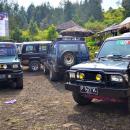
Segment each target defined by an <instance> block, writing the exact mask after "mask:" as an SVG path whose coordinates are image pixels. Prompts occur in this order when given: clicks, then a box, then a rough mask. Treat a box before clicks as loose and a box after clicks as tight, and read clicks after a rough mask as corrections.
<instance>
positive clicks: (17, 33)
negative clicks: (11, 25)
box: [11, 27, 22, 42]
mask: <svg viewBox="0 0 130 130" xmlns="http://www.w3.org/2000/svg"><path fill="white" fill-rule="evenodd" d="M11 39H13V40H15V41H16V42H22V32H21V31H20V29H19V28H18V27H16V28H15V29H14V31H12V33H11Z"/></svg>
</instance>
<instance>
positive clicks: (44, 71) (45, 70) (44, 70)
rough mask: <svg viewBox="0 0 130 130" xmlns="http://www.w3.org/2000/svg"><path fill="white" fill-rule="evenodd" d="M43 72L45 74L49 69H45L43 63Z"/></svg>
mask: <svg viewBox="0 0 130 130" xmlns="http://www.w3.org/2000/svg"><path fill="white" fill-rule="evenodd" d="M43 73H44V74H45V75H47V74H48V73H49V70H48V69H47V67H46V66H45V65H43Z"/></svg>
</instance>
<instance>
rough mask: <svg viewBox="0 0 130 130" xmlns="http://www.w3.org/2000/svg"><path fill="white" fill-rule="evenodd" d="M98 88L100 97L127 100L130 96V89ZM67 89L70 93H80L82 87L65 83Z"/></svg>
mask: <svg viewBox="0 0 130 130" xmlns="http://www.w3.org/2000/svg"><path fill="white" fill-rule="evenodd" d="M97 88H98V95H97V96H102V97H112V98H126V97H128V96H130V88H129V89H126V88H125V89H114V88H100V87H97ZM65 89H66V90H69V91H78V92H80V86H78V85H76V84H71V83H65ZM88 96H90V95H88Z"/></svg>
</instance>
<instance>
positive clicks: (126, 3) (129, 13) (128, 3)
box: [122, 0, 130, 18]
mask: <svg viewBox="0 0 130 130" xmlns="http://www.w3.org/2000/svg"><path fill="white" fill-rule="evenodd" d="M122 6H123V7H124V9H125V12H124V17H125V18H126V17H130V0H123V1H122Z"/></svg>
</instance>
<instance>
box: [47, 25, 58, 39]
mask: <svg viewBox="0 0 130 130" xmlns="http://www.w3.org/2000/svg"><path fill="white" fill-rule="evenodd" d="M57 37H58V33H57V32H56V28H55V26H54V25H51V26H50V27H49V28H48V40H55V39H56V38H57Z"/></svg>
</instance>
